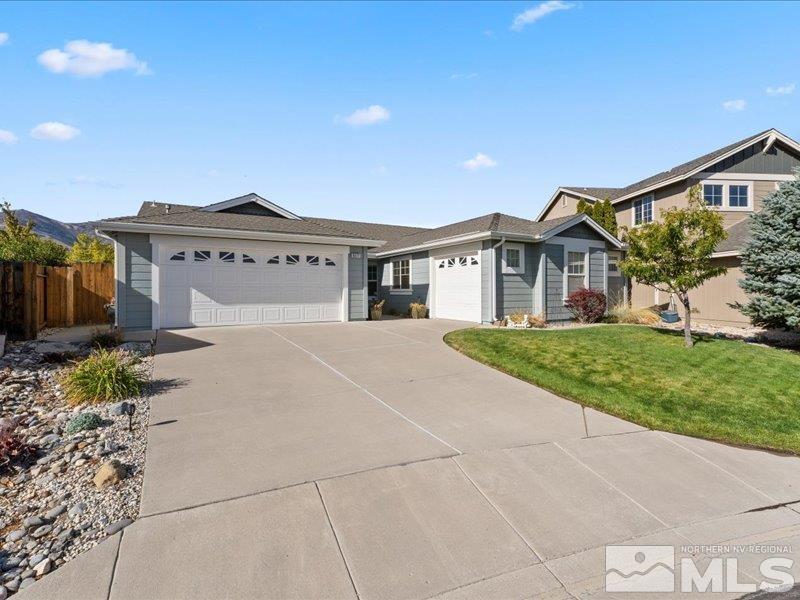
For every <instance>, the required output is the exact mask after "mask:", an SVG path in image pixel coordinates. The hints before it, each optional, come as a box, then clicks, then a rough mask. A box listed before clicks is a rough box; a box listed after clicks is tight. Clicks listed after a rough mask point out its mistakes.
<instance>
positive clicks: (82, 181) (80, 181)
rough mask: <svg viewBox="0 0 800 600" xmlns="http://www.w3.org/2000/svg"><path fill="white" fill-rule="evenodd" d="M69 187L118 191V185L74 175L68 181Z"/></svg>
mask: <svg viewBox="0 0 800 600" xmlns="http://www.w3.org/2000/svg"><path fill="white" fill-rule="evenodd" d="M69 183H70V185H91V186H94V187H99V188H108V189H114V190H115V189H118V188H119V187H120V185H119V184H118V183H113V182H111V181H105V180H103V179H97V178H96V177H88V176H87V175H76V176H75V177H72V178H71V179H70V180H69Z"/></svg>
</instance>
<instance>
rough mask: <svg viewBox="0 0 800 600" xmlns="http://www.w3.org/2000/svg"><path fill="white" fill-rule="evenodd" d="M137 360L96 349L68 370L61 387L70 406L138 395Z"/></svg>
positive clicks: (140, 380) (141, 382) (140, 385)
mask: <svg viewBox="0 0 800 600" xmlns="http://www.w3.org/2000/svg"><path fill="white" fill-rule="evenodd" d="M140 362H141V359H140V358H139V357H137V356H134V355H130V354H127V353H124V352H119V351H109V350H103V349H99V350H96V351H94V352H93V353H92V354H91V355H90V356H89V357H88V358H87V359H86V360H83V361H81V362H80V363H78V364H77V365H76V366H75V367H74V368H72V369H70V370H69V371H68V372H67V374H66V376H65V377H64V380H63V382H62V383H63V386H64V389H65V391H66V393H67V400H68V401H69V403H70V404H73V405H75V404H97V403H100V402H108V401H109V400H122V399H124V398H130V397H132V396H138V395H140V394H141V393H142V388H143V386H144V382H145V376H144V374H143V373H142V371H141V369H140V367H139V364H140Z"/></svg>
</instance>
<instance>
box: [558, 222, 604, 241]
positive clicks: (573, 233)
mask: <svg viewBox="0 0 800 600" xmlns="http://www.w3.org/2000/svg"><path fill="white" fill-rule="evenodd" d="M558 237H568V238H579V239H582V240H602V239H605V238H603V236H602V235H600V234H599V233H597V231H596V230H595V229H593V228H592V227H589V226H588V225H587V224H586V223H578V224H577V225H573V226H572V227H570V228H569V229H565V230H564V231H562V232H560V233H559V234H558Z"/></svg>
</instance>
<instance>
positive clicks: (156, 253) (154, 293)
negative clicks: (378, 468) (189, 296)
mask: <svg viewBox="0 0 800 600" xmlns="http://www.w3.org/2000/svg"><path fill="white" fill-rule="evenodd" d="M160 241H161V240H159V239H158V237H157V236H156V237H155V239H154V236H150V286H151V287H150V305H151V307H152V312H151V313H150V314H151V316H150V328H151V329H153V331H157V330H158V329H160V328H161V268H160V267H161V250H160ZM187 259H188V257H187Z"/></svg>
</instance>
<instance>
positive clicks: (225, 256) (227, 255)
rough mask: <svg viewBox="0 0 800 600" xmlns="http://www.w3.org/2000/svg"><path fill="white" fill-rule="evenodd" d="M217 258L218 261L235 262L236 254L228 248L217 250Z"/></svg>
mask: <svg viewBox="0 0 800 600" xmlns="http://www.w3.org/2000/svg"><path fill="white" fill-rule="evenodd" d="M219 260H220V262H224V263H235V262H236V254H234V253H233V252H230V251H228V250H221V251H220V252H219Z"/></svg>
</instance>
